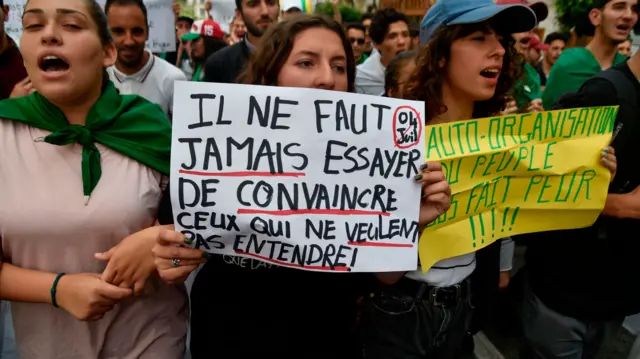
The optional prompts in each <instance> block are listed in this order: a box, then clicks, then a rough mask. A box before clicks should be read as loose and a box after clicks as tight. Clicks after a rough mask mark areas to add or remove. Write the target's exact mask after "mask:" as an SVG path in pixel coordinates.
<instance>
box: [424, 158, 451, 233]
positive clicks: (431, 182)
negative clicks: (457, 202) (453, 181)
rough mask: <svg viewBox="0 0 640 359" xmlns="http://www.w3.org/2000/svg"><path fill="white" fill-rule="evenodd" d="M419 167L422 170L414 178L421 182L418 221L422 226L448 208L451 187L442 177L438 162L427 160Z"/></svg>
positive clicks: (440, 166)
mask: <svg viewBox="0 0 640 359" xmlns="http://www.w3.org/2000/svg"><path fill="white" fill-rule="evenodd" d="M421 169H422V172H421V173H420V174H418V175H416V177H415V178H416V181H418V182H420V183H422V199H421V200H420V220H419V223H420V228H424V226H426V225H428V224H429V223H431V222H433V221H435V220H436V219H437V218H438V217H440V216H441V215H443V214H444V213H446V212H447V210H449V207H450V206H451V187H449V182H447V179H446V178H445V177H444V173H443V172H442V165H441V164H440V163H438V162H433V161H432V162H427V163H425V164H424V165H422V167H421Z"/></svg>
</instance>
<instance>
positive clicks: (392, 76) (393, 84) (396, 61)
mask: <svg viewBox="0 0 640 359" xmlns="http://www.w3.org/2000/svg"><path fill="white" fill-rule="evenodd" d="M417 57H418V51H415V50H408V51H402V52H401V53H399V54H398V55H397V56H396V57H394V58H393V60H391V62H390V63H389V65H388V66H387V69H386V70H385V73H384V93H385V94H387V95H388V94H389V90H395V89H396V88H397V87H398V85H400V84H399V83H398V78H399V77H400V72H401V71H402V69H404V68H405V66H406V65H407V64H409V63H410V62H412V61H415V60H416V58H417Z"/></svg>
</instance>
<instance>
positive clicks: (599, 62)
mask: <svg viewBox="0 0 640 359" xmlns="http://www.w3.org/2000/svg"><path fill="white" fill-rule="evenodd" d="M588 21H589V22H590V23H591V28H590V31H589V33H588V34H587V35H593V39H592V40H591V42H590V43H589V44H588V45H587V46H586V47H575V48H571V49H566V50H564V51H563V52H562V55H561V56H560V57H559V58H558V61H557V62H556V63H555V65H554V66H553V68H551V72H550V73H549V77H548V78H547V86H546V87H545V89H544V93H543V94H542V104H543V105H544V108H551V107H552V106H553V104H554V103H555V102H556V100H558V99H559V98H560V96H562V95H564V94H567V93H570V92H576V91H578V89H580V86H582V84H583V83H584V82H585V81H587V80H588V79H589V78H591V77H592V76H595V75H596V74H598V73H599V72H601V71H602V70H606V69H608V68H610V67H612V66H614V65H617V64H619V63H622V62H624V61H625V60H626V59H627V57H626V56H623V55H621V54H619V53H618V52H617V49H618V45H619V44H620V43H622V42H624V41H625V40H627V39H628V38H629V34H630V33H631V30H632V29H633V27H634V26H635V24H636V22H637V21H638V0H593V3H592V5H591V10H590V11H589V19H588Z"/></svg>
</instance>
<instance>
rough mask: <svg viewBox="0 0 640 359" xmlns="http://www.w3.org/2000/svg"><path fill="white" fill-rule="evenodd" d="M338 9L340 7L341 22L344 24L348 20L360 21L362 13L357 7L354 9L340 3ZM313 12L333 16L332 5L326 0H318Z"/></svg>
mask: <svg viewBox="0 0 640 359" xmlns="http://www.w3.org/2000/svg"><path fill="white" fill-rule="evenodd" d="M339 9H340V15H342V22H343V23H345V24H346V23H348V22H360V19H361V18H362V13H361V12H360V11H358V9H355V8H353V7H351V6H349V5H344V4H340V5H339ZM314 12H315V13H316V14H321V15H328V16H333V6H332V5H331V3H330V2H328V1H325V2H320V3H318V4H317V5H316V8H315V9H314Z"/></svg>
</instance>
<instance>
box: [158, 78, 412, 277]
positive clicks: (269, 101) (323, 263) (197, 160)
mask: <svg viewBox="0 0 640 359" xmlns="http://www.w3.org/2000/svg"><path fill="white" fill-rule="evenodd" d="M174 109H175V112H174V114H173V139H172V149H171V199H172V205H173V211H174V216H175V223H176V230H178V231H181V232H182V233H184V234H185V235H186V237H187V238H190V239H192V241H193V246H194V247H195V248H199V249H203V250H206V251H207V252H211V253H219V254H226V255H233V256H242V257H247V258H253V259H257V260H260V261H263V262H267V263H271V264H275V265H279V266H285V267H291V268H297V269H304V270H314V271H335V272H378V271H403V270H415V269H416V267H417V261H418V258H417V246H418V243H417V240H418V221H417V220H418V213H419V206H420V200H419V199H420V195H421V186H420V185H419V184H418V183H416V182H415V181H414V179H413V178H414V176H415V175H416V173H418V172H419V167H420V165H422V163H423V158H424V136H423V135H422V132H423V125H422V120H421V119H422V118H424V104H423V102H414V101H406V100H398V99H391V98H383V97H373V96H366V95H360V94H350V93H344V92H335V91H325V90H314V89H301V88H284V87H266V86H248V85H229V84H217V83H216V84H209V83H202V82H183V81H181V82H177V83H176V85H175V97H174Z"/></svg>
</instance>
